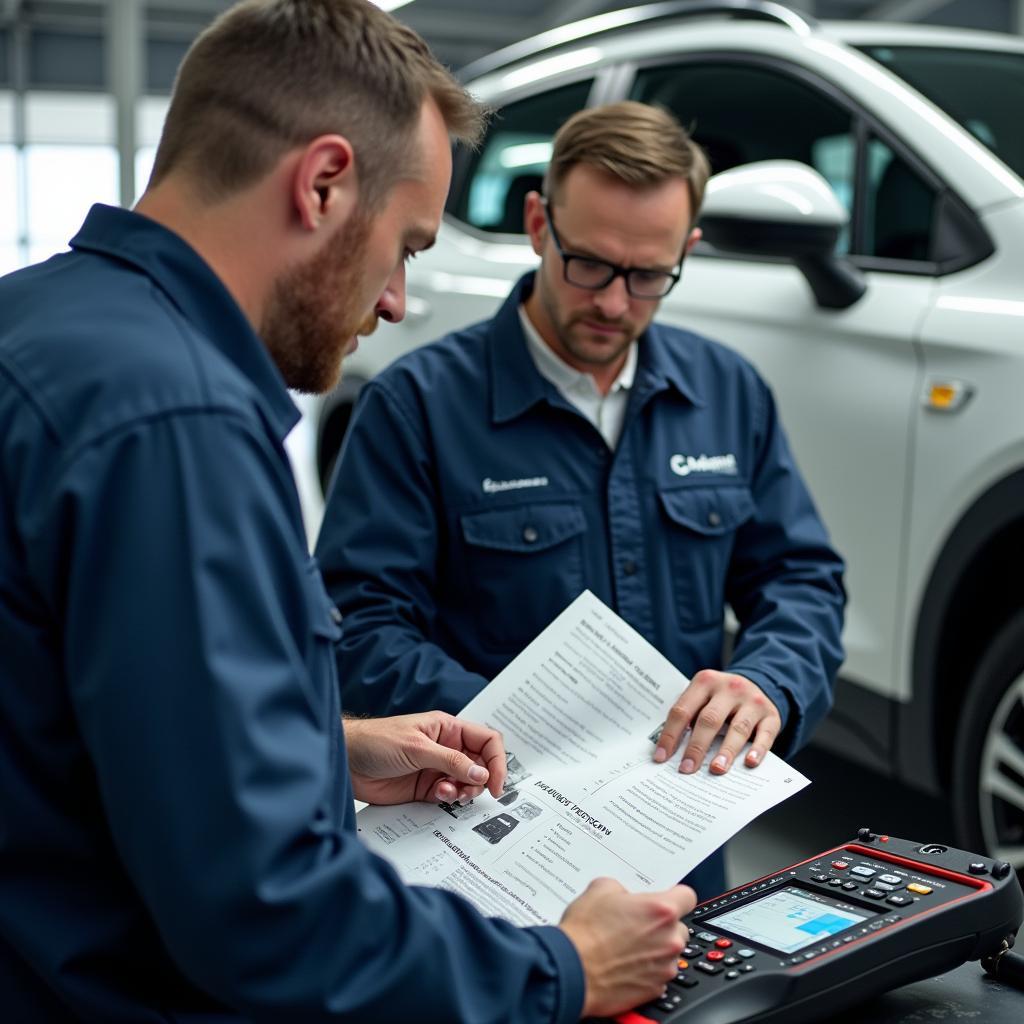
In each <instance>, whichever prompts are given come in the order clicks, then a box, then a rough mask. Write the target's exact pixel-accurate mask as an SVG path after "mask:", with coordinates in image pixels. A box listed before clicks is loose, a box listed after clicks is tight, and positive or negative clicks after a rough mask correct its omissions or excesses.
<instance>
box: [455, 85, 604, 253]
mask: <svg viewBox="0 0 1024 1024" xmlns="http://www.w3.org/2000/svg"><path fill="white" fill-rule="evenodd" d="M592 85H593V82H592V80H589V79H588V80H586V81H582V82H574V83H572V84H571V85H565V86H561V87H560V88H557V89H551V90H549V91H548V92H544V93H539V94H537V95H534V96H530V97H528V98H527V99H522V100H519V101H517V102H515V103H510V104H509V105H508V106H506V107H503V108H502V109H501V110H499V111H498V112H497V114H496V115H495V117H494V119H493V120H492V122H491V125H490V128H489V130H488V132H487V138H486V139H485V140H484V144H483V146H482V147H481V148H480V150H479V152H477V153H475V154H474V155H473V157H472V158H471V160H470V163H469V166H468V168H467V170H466V172H465V173H464V175H463V176H462V178H461V186H460V191H459V194H458V195H457V196H456V197H455V202H454V203H453V204H450V205H449V209H450V210H451V211H452V212H453V213H454V214H455V216H456V217H458V218H459V219H460V220H462V221H464V222H466V223H467V224H472V225H473V227H475V228H479V229H480V230H482V231H495V232H508V233H513V234H515V233H521V232H522V230H523V200H524V199H525V197H526V194H527V192H530V191H533V190H534V189H536V190H540V187H541V183H542V180H543V176H544V170H545V168H546V167H547V165H548V160H549V158H550V156H551V139H552V136H554V134H555V132H557V131H558V129H559V128H560V127H561V126H562V124H563V123H564V122H565V121H566V120H568V118H569V117H571V116H572V115H573V114H575V113H576V111H577V110H580V109H581V108H582V107H584V106H586V103H587V98H588V97H589V96H590V90H591V87H592Z"/></svg>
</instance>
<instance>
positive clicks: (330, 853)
mask: <svg viewBox="0 0 1024 1024" xmlns="http://www.w3.org/2000/svg"><path fill="white" fill-rule="evenodd" d="M62 480H63V484H62V486H61V488H60V493H59V494H58V495H57V496H56V497H55V499H54V502H53V508H52V514H51V516H50V518H49V521H47V522H43V523H41V524H40V528H42V529H45V530H49V531H53V535H54V536H60V537H61V538H63V540H62V542H61V544H60V545H59V549H60V550H59V551H58V550H56V548H55V555H54V556H53V558H52V562H51V564H50V565H49V567H48V575H49V583H50V587H49V590H50V593H51V595H52V597H51V599H52V600H53V601H54V603H55V604H56V605H58V606H59V607H60V609H61V612H62V615H63V618H64V621H65V623H66V626H65V631H66V637H65V645H66V658H67V662H66V673H67V680H68V687H69V693H70V697H71V701H72V706H73V709H74V713H75V716H76V719H77V721H78V725H79V729H80V732H81V736H82V738H83V741H84V743H85V745H86V748H87V750H88V753H89V761H90V763H89V765H88V767H86V766H84V765H83V771H89V772H90V773H94V774H95V778H96V785H97V787H98V791H99V797H100V800H101V802H102V812H101V810H100V807H99V806H97V808H96V813H97V814H100V813H102V814H103V816H104V820H105V821H106V822H107V823H108V825H109V830H110V837H111V842H112V849H111V853H110V856H111V858H115V857H116V858H117V861H118V862H119V864H120V865H123V871H124V872H125V873H126V874H127V877H128V879H130V883H128V882H127V881H126V883H125V884H126V885H128V884H130V885H131V886H132V887H133V888H134V890H135V891H136V892H137V893H138V894H139V896H140V898H141V900H142V903H143V904H144V906H145V907H146V909H147V912H148V913H149V915H150V917H151V919H152V920H153V921H154V923H155V925H156V927H157V928H158V930H159V932H160V934H161V937H162V939H163V941H164V943H165V945H166V948H167V950H168V951H169V952H170V954H171V956H172V957H173V958H174V959H175V960H176V961H177V963H178V965H179V966H180V967H181V969H182V970H184V971H185V973H186V974H187V975H188V976H189V977H190V978H192V979H193V981H195V982H196V983H197V984H199V985H200V986H202V987H203V988H205V989H206V990H207V991H209V992H210V993H212V994H213V995H215V996H216V997H217V998H219V999H221V1000H223V1001H224V1002H225V1003H227V1004H228V1005H230V1006H232V1007H234V1008H236V1009H237V1010H238V1011H240V1012H241V1013H243V1014H245V1015H246V1016H247V1017H248V1018H250V1019H252V1020H259V1021H289V1022H292V1021H352V1022H355V1021H370V1020H419V1021H424V1022H426V1021H438V1022H440V1021H466V1022H473V1024H478V1022H485V1021H490V1022H497V1021H508V1022H513V1021H514V1022H527V1021H530V1022H532V1021H569V1020H574V1019H576V1018H577V1016H578V1014H579V1010H580V1007H581V1005H582V998H583V981H582V973H581V968H580V965H579V960H578V957H577V956H576V953H575V951H574V949H573V948H572V945H571V943H569V940H568V939H567V937H566V936H565V935H564V933H562V932H561V931H560V930H559V929H557V928H551V927H537V928H516V927H514V926H512V925H511V924H508V923H506V922H502V921H499V920H496V919H488V918H485V917H483V916H481V915H480V914H479V913H477V912H476V911H475V910H474V909H473V908H472V907H471V906H470V905H469V904H468V903H466V902H465V901H464V900H461V899H460V898H458V897H456V896H454V895H453V894H451V893H446V892H443V891H441V890H436V889H427V888H415V887H407V886H405V885H403V884H402V882H401V881H400V880H399V878H398V876H397V875H396V873H395V872H394V871H393V870H392V869H391V868H390V867H389V866H388V865H387V864H386V863H385V862H384V861H382V860H381V859H379V858H378V857H376V856H374V855H373V854H371V853H370V852H369V851H368V850H367V849H366V847H365V846H363V844H362V843H361V842H360V841H359V839H358V838H357V836H356V833H355V827H354V824H353V817H352V795H351V789H350V786H349V784H348V778H347V772H346V770H345V768H344V761H343V758H344V737H343V734H342V729H341V723H340V718H339V716H338V714H337V706H336V702H335V703H334V704H332V703H331V698H332V694H333V691H334V673H333V652H332V650H331V641H330V629H329V623H330V616H329V615H327V614H326V609H327V608H328V607H329V606H328V605H327V598H326V595H325V594H324V591H323V585H322V583H321V582H320V580H319V577H318V576H317V574H316V573H315V571H312V572H311V571H310V569H309V567H308V566H307V565H306V561H307V559H308V555H307V554H306V551H305V541H304V538H303V537H302V531H301V527H300V526H299V525H298V522H299V519H298V505H297V498H296V495H295V491H294V484H293V482H292V480H291V477H290V472H289V469H288V465H287V461H286V460H285V458H284V456H283V453H282V452H281V451H279V450H275V449H274V447H273V446H272V445H271V443H270V442H269V440H268V439H266V438H265V437H262V436H260V434H259V432H258V431H256V430H253V429H251V428H250V425H249V424H248V422H247V421H244V420H240V419H237V418H235V417H233V415H231V414H225V415H212V414H207V413H201V412H197V413H194V414H179V415H174V416H167V417H164V418H156V419H154V420H153V421H152V422H150V423H147V424H145V425H142V426H137V427H133V428H132V429H131V430H130V431H126V432H125V433H124V434H121V435H118V436H108V437H106V438H104V439H102V440H101V441H98V442H97V443H95V444H94V445H92V446H91V447H90V448H89V449H88V450H86V451H84V452H80V453H79V454H77V456H76V457H75V458H74V459H73V460H71V462H70V464H69V466H68V468H67V470H66V472H65V473H64V474H63V477H62ZM318 594H319V601H320V612H322V613H323V616H322V618H321V617H318V612H317V604H318ZM320 669H324V670H325V671H319V670H320ZM339 762H340V763H339ZM115 850H116V852H115ZM128 983H130V981H128V980H126V984H128Z"/></svg>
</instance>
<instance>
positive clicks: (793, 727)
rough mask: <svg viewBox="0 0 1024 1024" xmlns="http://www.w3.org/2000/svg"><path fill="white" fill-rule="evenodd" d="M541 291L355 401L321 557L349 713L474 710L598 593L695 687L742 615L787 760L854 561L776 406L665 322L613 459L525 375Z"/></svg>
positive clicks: (716, 354) (731, 357)
mask: <svg viewBox="0 0 1024 1024" xmlns="http://www.w3.org/2000/svg"><path fill="white" fill-rule="evenodd" d="M531 287H532V275H527V276H526V277H525V278H524V279H523V280H522V281H520V282H519V284H518V285H517V286H516V287H515V289H514V290H513V292H512V294H511V295H510V296H509V298H508V300H507V301H506V302H505V304H504V305H503V306H502V308H501V309H500V311H499V312H498V314H497V315H496V316H495V318H494V319H493V320H490V321H487V322H484V323H481V324H478V325H476V326H474V327H470V328H468V329H467V330H464V331H460V332H457V333H455V334H452V335H449V336H448V337H446V338H443V339H442V340H440V341H439V342H436V343H434V344H432V345H427V346H425V347H423V348H421V349H418V350H416V351H414V352H412V353H410V354H408V355H406V356H404V357H403V358H401V359H400V360H398V362H397V363H395V364H394V365H392V366H391V367H390V368H388V369H387V370H386V371H384V372H383V373H382V374H380V375H378V376H377V377H376V378H375V379H374V380H373V381H371V382H370V384H369V385H368V386H367V387H366V388H365V390H364V392H363V394H362V395H361V397H360V402H359V406H358V409H357V411H356V413H355V415H354V417H353V422H352V427H351V432H350V434H349V436H348V439H347V441H346V444H345V447H344V450H343V452H342V454H341V457H340V459H339V464H338V470H337V473H336V475H335V479H334V484H333V492H332V494H331V497H330V500H329V502H328V506H327V512H326V516H325V519H324V524H323V527H322V530H321V535H320V539H319V543H318V546H317V555H318V558H319V560H320V563H321V565H322V567H323V572H324V578H325V580H326V582H327V588H328V591H329V593H330V594H331V597H332V598H333V599H334V601H335V602H336V603H337V606H338V608H339V609H340V610H341V612H342V614H343V616H344V629H343V632H344V636H343V640H342V643H341V645H340V646H339V648H338V653H339V665H340V666H341V674H342V680H343V694H344V699H345V706H346V707H347V708H349V709H351V710H353V711H358V712H369V713H377V714H379V713H385V712H398V711H412V710H415V709H422V708H428V707H441V708H445V709H447V710H449V711H457V710H458V709H460V708H461V707H462V706H463V705H464V704H465V703H466V702H467V701H468V700H469V699H470V698H471V697H473V696H474V695H475V694H476V693H477V692H478V691H479V690H480V688H481V687H482V686H484V685H485V683H486V681H487V680H488V679H491V678H493V677H494V675H496V674H497V672H498V671H500V670H501V669H502V668H503V667H504V666H505V665H506V664H507V663H508V662H509V661H510V660H511V659H512V657H513V656H514V655H515V654H516V653H517V652H518V651H519V650H520V649H521V648H522V647H523V646H524V645H525V644H526V643H528V642H529V641H530V640H531V639H532V638H533V637H534V636H535V635H536V634H537V633H538V632H540V630H541V629H543V627H544V626H546V625H547V624H548V622H550V621H551V619H553V618H554V617H555V616H556V615H557V614H558V613H559V612H560V611H561V610H562V609H563V608H564V607H565V606H566V605H567V604H569V602H570V601H572V600H573V598H575V597H576V596H577V595H578V594H579V593H580V591H581V590H583V589H584V588H589V589H590V590H592V591H593V592H594V593H595V594H596V595H597V596H598V597H599V598H600V599H601V600H602V601H604V602H605V603H606V604H608V605H609V606H610V607H612V608H614V609H615V611H616V612H618V614H619V615H621V616H622V618H624V619H625V620H626V621H627V622H629V623H630V625H632V626H633V627H634V628H635V629H636V630H637V631H638V632H639V633H641V634H642V635H643V636H644V637H646V638H647V639H648V640H649V641H650V642H651V643H652V644H653V645H654V646H655V647H657V648H658V649H659V650H660V651H661V652H662V653H663V654H664V655H665V656H666V657H667V658H668V659H669V660H670V661H671V662H672V663H673V664H675V665H676V666H677V667H678V668H679V669H680V670H682V672H684V673H685V674H686V675H688V676H689V675H693V674H694V673H695V672H697V671H698V670H699V669H702V668H719V667H721V664H722V647H723V613H724V608H725V604H726V602H728V603H729V604H730V605H731V606H732V608H733V610H734V612H735V614H736V616H737V618H738V620H739V622H740V624H741V629H740V632H739V635H738V637H737V638H736V643H735V649H734V652H733V654H732V658H731V661H730V664H729V668H730V670H731V671H734V672H737V673H740V674H741V675H744V676H746V677H748V678H749V679H751V680H752V681H753V682H754V683H756V684H757V685H758V686H759V687H760V688H761V689H762V690H763V691H764V692H765V693H766V694H767V695H768V696H769V697H770V698H771V699H772V700H773V701H774V703H775V704H776V705H777V706H778V709H779V711H780V713H781V715H782V719H783V722H784V724H785V731H784V734H783V736H782V738H781V740H780V742H779V743H777V745H776V749H777V750H779V751H780V752H781V753H783V754H786V753H789V752H791V751H793V750H794V749H796V748H797V747H799V746H800V745H801V744H802V743H803V742H804V741H805V739H806V738H807V736H808V734H809V733H810V731H811V730H812V729H813V728H814V726H815V725H816V724H817V723H818V722H819V721H820V720H821V718H822V717H823V716H824V715H825V713H826V712H827V711H828V709H829V707H830V706H831V693H832V683H833V679H834V675H835V672H836V670H837V669H838V667H839V663H840V661H841V657H842V653H841V647H840V628H841V624H842V609H843V604H844V592H843V587H842V583H841V576H842V562H841V560H840V558H839V557H838V556H837V555H836V554H835V552H834V551H833V550H832V549H831V548H830V546H829V543H828V539H827V537H826V533H825V529H824V528H823V526H822V524H821V521H820V519H819V518H818V515H817V513H816V512H815V509H814V505H813V504H812V501H811V498H810V496H809V495H808V493H807V488H806V487H805V486H804V483H803V480H802V479H801V477H800V473H799V471H798V470H797V467H796V465H795V463H794V461H793V457H792V455H791V453H790V450H789V446H788V445H787V443H786V439H785V437H784V435H783V431H782V428H781V426H780V424H779V420H778V417H777V414H776V410H775V405H774V403H773V400H772V396H771V394H770V393H769V390H768V388H767V387H766V385H765V384H764V382H763V381H762V380H761V379H760V377H758V375H757V374H756V373H755V371H754V370H753V368H752V367H751V366H750V365H749V364H748V363H747V362H745V361H744V360H743V359H742V358H741V357H739V356H738V355H737V354H735V353H734V352H732V351H730V350H728V349H726V348H724V347H722V346H720V345H717V344H715V343H713V342H711V341H708V340H707V339H705V338H702V337H699V336H698V335H695V334H691V333H688V332H685V331H680V330H676V329H673V328H668V327H664V326H659V325H653V326H651V327H650V328H649V329H648V330H647V331H646V333H645V334H644V335H643V336H642V337H641V338H640V342H639V345H640V349H639V353H640V354H639V361H638V367H637V374H636V380H635V384H634V387H633V389H632V393H631V395H630V399H629V404H628V407H627V412H626V419H625V424H624V427H623V431H622V436H621V439H620V440H619V443H618V446H617V448H616V450H615V451H614V452H612V451H611V450H609V448H608V447H607V445H606V444H605V442H604V440H603V439H602V437H601V435H600V434H599V433H598V431H597V430H596V429H595V428H594V427H593V426H592V425H591V423H590V422H589V421H588V420H587V419H586V418H585V417H583V416H582V415H581V414H580V413H579V412H578V411H577V410H576V409H575V408H574V407H573V406H572V405H571V404H570V403H569V402H567V401H566V400H565V399H564V398H563V397H562V396H561V395H560V394H559V393H558V391H557V389H556V388H555V387H554V385H552V384H551V383H550V382H549V381H547V380H546V379H545V378H544V377H542V376H541V374H540V373H539V372H538V371H537V369H536V367H535V365H534V363H533V361H532V358H531V356H530V354H529V351H528V349H527V347H526V342H525V340H524V338H523V333H522V328H521V325H520V321H519V314H518V308H519V306H520V304H521V303H522V301H523V300H524V298H525V297H526V296H527V295H528V294H529V289H530V288H531Z"/></svg>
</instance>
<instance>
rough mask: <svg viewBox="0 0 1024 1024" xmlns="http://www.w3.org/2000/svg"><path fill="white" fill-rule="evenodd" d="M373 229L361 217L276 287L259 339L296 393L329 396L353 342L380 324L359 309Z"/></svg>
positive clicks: (264, 317)
mask: <svg viewBox="0 0 1024 1024" xmlns="http://www.w3.org/2000/svg"><path fill="white" fill-rule="evenodd" d="M370 226H371V221H370V218H369V217H366V216H365V215H358V214H357V215H356V216H355V217H354V218H353V219H352V220H350V221H349V222H348V223H347V224H345V225H344V226H343V227H341V228H339V229H338V230H337V231H336V232H335V233H334V235H333V236H332V237H331V238H330V239H328V241H327V242H326V243H325V245H324V248H323V249H322V250H321V251H320V252H319V253H317V254H316V255H315V256H312V257H310V258H309V259H308V260H307V261H306V262H305V263H302V264H299V265H298V266H296V267H292V268H291V269H290V270H288V271H287V272H286V273H284V274H283V275H282V276H281V277H280V278H278V280H277V281H276V282H275V284H274V290H273V293H272V295H271V297H270V300H269V301H268V303H267V308H266V311H265V313H264V316H263V322H262V324H261V327H260V334H261V336H262V338H263V342H264V344H265V345H266V346H267V349H268V351H269V352H270V355H271V358H272V359H273V360H274V362H275V363H276V364H277V368H278V370H280V372H281V376H282V377H283V378H284V382H285V384H286V385H287V386H288V387H289V388H291V389H292V390H294V391H299V392H302V393H304V394H313V395H320V394H325V393H326V392H328V391H330V390H331V389H332V388H333V387H334V386H335V385H336V384H337V383H338V379H339V378H340V376H341V364H342V360H343V358H344V356H345V353H346V350H347V349H348V346H349V342H350V341H351V340H352V337H353V336H354V335H355V334H368V333H370V331H371V330H372V328H373V326H374V325H375V323H376V316H375V315H373V314H372V313H371V314H369V315H367V314H366V312H365V310H364V309H363V308H361V306H362V303H363V302H364V301H365V299H364V297H363V296H364V293H365V291H366V288H365V281H366V273H365V268H364V256H365V252H366V243H367V240H368V239H369V236H370Z"/></svg>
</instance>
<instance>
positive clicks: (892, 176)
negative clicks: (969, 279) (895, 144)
mask: <svg viewBox="0 0 1024 1024" xmlns="http://www.w3.org/2000/svg"><path fill="white" fill-rule="evenodd" d="M866 179H867V181H866V188H865V198H864V219H863V224H864V238H863V251H864V252H865V253H866V254H868V255H871V256H878V257H881V258H883V259H897V260H927V259H929V258H930V257H931V256H932V252H931V242H932V234H933V233H932V225H933V224H934V218H935V200H936V196H935V192H934V190H933V189H932V188H931V186H930V185H928V184H926V183H925V182H924V180H923V179H922V178H921V176H920V175H919V174H918V173H917V172H916V171H914V170H913V169H912V168H911V167H910V165H909V164H908V163H907V162H906V161H905V160H904V159H902V158H901V157H900V156H898V155H897V154H896V153H894V152H893V150H892V149H891V148H890V147H889V146H888V145H887V144H886V143H885V142H883V141H882V140H881V139H878V138H875V137H872V138H870V139H869V140H868V147H867V175H866Z"/></svg>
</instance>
